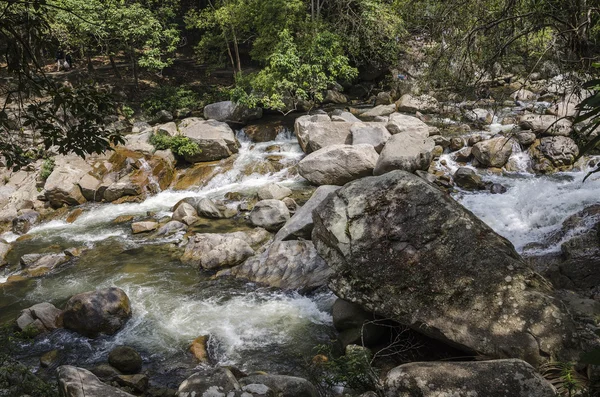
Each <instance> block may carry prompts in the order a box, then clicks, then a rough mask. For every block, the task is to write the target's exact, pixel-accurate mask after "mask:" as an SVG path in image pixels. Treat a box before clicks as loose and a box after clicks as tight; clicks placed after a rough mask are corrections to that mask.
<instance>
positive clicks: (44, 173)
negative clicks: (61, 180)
mask: <svg viewBox="0 0 600 397" xmlns="http://www.w3.org/2000/svg"><path fill="white" fill-rule="evenodd" d="M52 171H54V159H53V158H52V157H49V158H47V159H45V160H44V162H43V163H42V169H41V171H40V178H42V179H43V180H46V179H48V177H49V176H50V174H52Z"/></svg>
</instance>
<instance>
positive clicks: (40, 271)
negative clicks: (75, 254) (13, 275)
mask: <svg viewBox="0 0 600 397" xmlns="http://www.w3.org/2000/svg"><path fill="white" fill-rule="evenodd" d="M69 260H70V258H69V257H68V256H67V255H65V254H64V253H61V254H26V255H23V256H22V257H21V259H20V263H21V267H22V268H23V270H22V274H24V275H26V276H28V277H41V276H45V275H46V274H48V273H50V272H51V271H53V270H55V269H58V268H59V267H60V266H61V265H64V264H65V263H67V262H69Z"/></svg>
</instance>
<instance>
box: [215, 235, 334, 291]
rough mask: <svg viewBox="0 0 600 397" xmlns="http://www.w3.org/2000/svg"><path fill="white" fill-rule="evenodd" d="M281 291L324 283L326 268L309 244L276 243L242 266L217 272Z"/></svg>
mask: <svg viewBox="0 0 600 397" xmlns="http://www.w3.org/2000/svg"><path fill="white" fill-rule="evenodd" d="M217 276H219V277H222V276H233V277H237V278H243V279H246V280H250V281H253V282H257V283H261V284H265V285H269V286H271V287H275V288H281V289H288V290H292V289H300V290H312V289H315V288H317V287H320V286H323V285H326V284H327V279H328V278H329V268H328V267H327V264H326V263H325V261H323V259H321V257H319V256H318V255H317V251H316V250H315V248H314V246H313V244H312V242H310V241H299V240H290V241H277V242H274V243H273V244H272V245H271V246H270V247H269V248H268V249H267V250H266V251H265V252H264V253H262V254H260V255H258V256H256V257H253V258H250V259H248V260H247V261H246V262H244V263H243V264H242V265H240V266H237V267H234V268H232V269H228V270H226V271H222V272H219V273H218V274H217Z"/></svg>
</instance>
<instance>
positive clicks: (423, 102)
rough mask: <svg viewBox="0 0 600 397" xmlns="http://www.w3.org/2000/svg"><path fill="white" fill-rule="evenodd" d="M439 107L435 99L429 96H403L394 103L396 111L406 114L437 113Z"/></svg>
mask: <svg viewBox="0 0 600 397" xmlns="http://www.w3.org/2000/svg"><path fill="white" fill-rule="evenodd" d="M439 107H440V104H439V103H438V101H437V99H435V98H434V97H432V96H430V95H421V96H418V97H413V96H412V95H410V94H404V95H402V96H401V97H400V99H398V101H396V108H397V110H398V111H399V112H406V113H417V112H421V113H437V112H438V110H439Z"/></svg>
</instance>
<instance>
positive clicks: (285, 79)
mask: <svg viewBox="0 0 600 397" xmlns="http://www.w3.org/2000/svg"><path fill="white" fill-rule="evenodd" d="M298 41H299V43H296V41H294V39H293V37H292V35H291V33H290V32H289V31H288V30H287V29H284V30H283V31H282V32H281V33H280V34H279V43H278V44H277V46H276V47H275V49H274V51H273V54H271V56H270V57H269V59H268V63H267V66H266V67H265V68H264V69H262V70H261V71H260V72H258V73H257V74H256V75H254V76H252V77H251V78H250V79H249V85H250V88H251V90H248V89H246V90H245V91H243V92H241V91H240V90H238V91H236V92H234V98H233V99H234V100H237V101H240V102H244V103H246V104H249V105H255V104H256V103H260V104H261V105H262V106H264V107H267V108H271V109H277V110H280V111H284V110H286V109H290V108H292V109H295V108H296V107H297V105H298V103H299V102H300V101H317V102H318V101H322V100H323V91H324V90H326V89H327V88H328V86H329V85H332V84H334V83H335V82H336V81H337V80H351V79H353V78H354V77H356V75H357V70H356V69H355V68H353V67H351V66H350V65H349V61H348V58H347V57H346V56H345V55H343V51H342V48H341V45H340V42H339V38H338V37H337V36H336V35H334V34H333V33H330V32H327V31H319V32H317V33H315V34H314V35H310V36H305V37H301V38H300V39H299V40H298ZM238 83H239V80H238Z"/></svg>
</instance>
